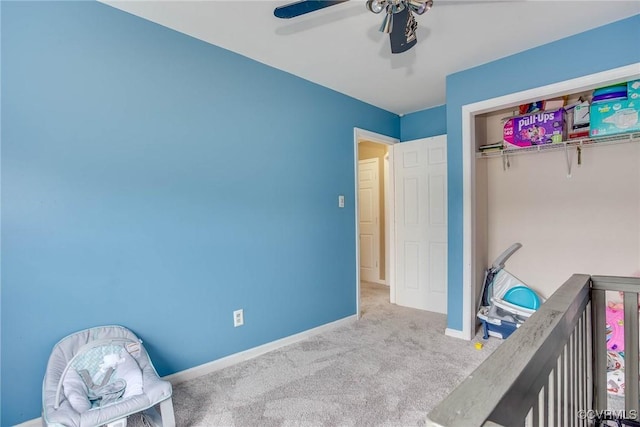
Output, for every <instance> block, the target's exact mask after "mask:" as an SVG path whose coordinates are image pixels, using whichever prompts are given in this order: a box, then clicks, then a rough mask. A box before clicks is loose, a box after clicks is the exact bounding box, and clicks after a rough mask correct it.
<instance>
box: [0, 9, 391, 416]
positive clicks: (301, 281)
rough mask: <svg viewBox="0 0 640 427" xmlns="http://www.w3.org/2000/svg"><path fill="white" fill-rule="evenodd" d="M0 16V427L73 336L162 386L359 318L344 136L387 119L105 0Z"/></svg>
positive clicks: (385, 129)
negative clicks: (103, 333) (140, 347)
mask: <svg viewBox="0 0 640 427" xmlns="http://www.w3.org/2000/svg"><path fill="white" fill-rule="evenodd" d="M1 7H2V80H1V83H2V105H1V107H2V117H1V118H2V124H3V126H2V133H1V136H2V147H1V155H2V162H1V167H2V169H1V173H2V175H1V178H2V184H1V185H2V188H1V190H2V200H1V201H2V212H1V213H2V236H1V238H2V240H1V243H2V259H1V261H2V272H1V274H2V276H1V279H2V298H1V310H2V312H1V321H2V326H1V328H2V329H1V334H2V353H1V357H2V371H1V372H2V377H1V381H2V418H1V424H2V425H3V426H4V425H10V424H14V423H18V422H22V421H25V420H28V419H32V418H35V417H38V416H39V415H40V410H41V401H40V399H41V397H40V396H41V382H42V378H43V375H44V371H45V367H46V363H47V358H48V356H49V353H50V351H51V349H52V347H53V345H54V344H55V343H56V342H57V341H58V340H59V339H60V338H62V337H64V336H65V335H67V334H69V333H71V332H73V331H76V330H80V329H84V328H87V327H91V326H95V325H100V324H114V323H115V324H123V325H126V326H128V327H130V328H131V329H132V330H133V331H134V332H136V333H137V334H139V335H140V336H141V337H142V338H143V339H144V340H145V343H146V346H147V349H148V350H149V352H150V354H151V357H152V359H153V360H154V363H155V365H156V368H157V369H158V371H159V373H160V374H161V375H167V374H170V373H173V372H177V371H181V370H184V369H187V368H190V367H194V366H197V365H200V364H202V363H206V362H209V361H212V360H215V359H218V358H220V357H223V356H226V355H229V354H232V353H236V352H239V351H242V350H245V349H248V348H252V347H255V346H258V345H261V344H263V343H267V342H270V341H273V340H276V339H279V338H282V337H285V336H289V335H291V334H295V333H297V332H300V331H304V330H307V329H310V328H313V327H316V326H319V325H322V324H326V323H328V322H331V321H334V320H337V319H341V318H344V317H346V316H350V315H353V314H355V313H356V291H355V239H354V235H355V226H354V217H355V215H354V204H353V200H354V197H355V194H354V173H353V169H354V159H353V128H354V126H355V127H360V128H363V129H368V130H371V131H374V132H379V133H382V134H386V135H390V136H394V137H399V136H400V119H399V117H398V116H396V115H395V114H391V113H389V112H386V111H383V110H381V109H378V108H375V107H372V106H370V105H368V104H364V103H362V102H360V101H357V100H354V99H352V98H349V97H346V96H344V95H341V94H338V93H337V92H334V91H331V90H329V89H326V88H323V87H321V86H318V85H315V84H312V83H310V82H308V81H305V80H303V79H299V78H297V77H294V76H292V75H290V74H287V73H284V72H281V71H278V70H275V69H272V68H269V67H267V66H264V65H262V64H259V63H257V62H254V61H252V60H249V59H247V58H244V57H242V56H239V55H236V54H233V53H231V52H228V51H226V50H223V49H220V48H217V47H215V46H211V45H208V44H206V43H203V42H200V41H198V40H195V39H192V38H190V37H188V36H185V35H182V34H180V33H177V32H174V31H171V30H168V29H166V28H164V27H161V26H159V25H155V24H152V23H149V22H147V21H144V20H142V19H139V18H136V17H134V16H132V15H129V14H126V13H123V12H121V11H118V10H116V9H113V8H110V7H108V6H105V5H103V4H99V3H94V2H38V3H35V2H6V1H3V2H2V3H1ZM339 194H344V195H346V200H347V207H346V208H345V209H339V208H338V207H337V198H338V195H339ZM238 308H243V309H244V312H245V326H243V327H241V328H233V324H232V311H233V310H235V309H238Z"/></svg>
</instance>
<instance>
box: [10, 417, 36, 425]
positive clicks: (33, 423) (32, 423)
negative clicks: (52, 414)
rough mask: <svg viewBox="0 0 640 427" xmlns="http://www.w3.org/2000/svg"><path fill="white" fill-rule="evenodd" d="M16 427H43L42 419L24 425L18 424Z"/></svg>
mask: <svg viewBox="0 0 640 427" xmlns="http://www.w3.org/2000/svg"><path fill="white" fill-rule="evenodd" d="M15 427H42V417H39V418H34V419H32V420H29V421H25V422H23V423H22V424H16V425H15Z"/></svg>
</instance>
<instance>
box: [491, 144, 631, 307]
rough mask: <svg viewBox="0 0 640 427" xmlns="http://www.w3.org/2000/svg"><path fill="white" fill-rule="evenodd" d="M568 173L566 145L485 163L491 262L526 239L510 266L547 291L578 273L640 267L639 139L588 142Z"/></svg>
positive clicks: (546, 293) (626, 272) (624, 271)
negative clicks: (603, 143)
mask: <svg viewBox="0 0 640 427" xmlns="http://www.w3.org/2000/svg"><path fill="white" fill-rule="evenodd" d="M570 155H571V156H572V160H573V168H572V177H571V178H567V164H566V157H565V152H564V151H563V150H560V151H554V152H543V153H535V154H526V155H518V156H513V157H511V158H510V164H511V167H510V168H509V169H508V170H506V171H504V170H503V163H502V159H501V158H500V157H497V158H491V159H483V160H479V161H483V162H486V165H487V166H486V167H487V186H488V194H487V224H488V228H487V236H488V237H487V249H488V258H489V260H490V261H492V260H493V259H495V257H496V256H497V255H498V254H500V253H501V252H502V251H503V250H504V249H506V248H507V247H508V246H509V245H511V244H512V243H514V242H521V243H522V244H523V247H522V249H520V250H519V251H518V252H516V254H515V255H514V256H513V257H512V258H511V259H510V260H509V261H508V263H507V267H506V269H507V270H508V271H509V272H511V273H513V274H514V275H515V276H517V277H518V278H520V279H521V280H522V281H523V282H524V283H526V284H527V285H529V286H531V287H533V288H534V289H536V290H537V291H539V292H541V293H542V294H543V295H544V296H546V297H548V296H549V295H550V294H551V293H553V291H554V290H555V289H557V287H558V286H559V285H561V284H562V283H564V281H565V280H566V279H567V278H568V277H569V276H570V275H571V274H573V273H589V274H606V275H626V276H628V275H632V274H634V273H636V272H637V271H638V270H640V143H637V142H635V143H626V144H619V145H610V146H599V147H592V148H585V149H583V151H582V160H583V162H582V163H583V164H582V166H577V165H576V160H577V156H576V150H575V148H574V149H572V150H570Z"/></svg>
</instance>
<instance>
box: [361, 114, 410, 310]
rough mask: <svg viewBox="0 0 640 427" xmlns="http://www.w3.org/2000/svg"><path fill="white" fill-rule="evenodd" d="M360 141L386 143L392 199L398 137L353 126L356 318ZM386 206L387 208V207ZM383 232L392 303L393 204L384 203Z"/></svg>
mask: <svg viewBox="0 0 640 427" xmlns="http://www.w3.org/2000/svg"><path fill="white" fill-rule="evenodd" d="M360 141H371V142H375V143H378V144H385V145H388V146H389V147H388V151H387V152H388V153H389V180H390V181H391V182H390V183H389V187H390V188H389V190H390V191H389V193H388V194H385V200H387V199H389V200H394V198H395V196H394V192H393V177H394V175H393V145H394V144H397V143H399V142H400V140H399V139H398V138H393V137H390V136H387V135H383V134H380V133H376V132H371V131H368V130H365V129H360V128H357V127H354V128H353V155H354V156H353V173H354V181H353V185H354V188H355V193H354V194H355V195H356V196H355V197H354V198H355V201H354V213H353V221H354V223H355V229H356V233H355V236H354V238H355V242H356V260H355V261H356V262H355V265H356V313H357V316H358V319H359V318H360V224H359V222H360V221H359V218H358V209H359V206H358V143H359V142H360ZM387 208H388V209H387ZM384 218H385V219H384V221H385V227H384V228H385V234H386V233H387V232H388V233H389V234H388V235H385V239H384V242H385V256H386V257H387V258H386V259H387V260H389V262H388V264H386V265H385V271H384V275H385V280H386V282H387V285H388V286H389V300H390V302H391V303H392V304H395V302H396V294H395V269H394V263H395V247H394V243H393V241H394V240H395V238H391V237H390V236H395V227H394V224H395V214H394V209H393V204H388V205H386V204H385V215H384ZM387 254H388V255H387Z"/></svg>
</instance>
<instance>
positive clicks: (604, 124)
mask: <svg viewBox="0 0 640 427" xmlns="http://www.w3.org/2000/svg"><path fill="white" fill-rule="evenodd" d="M589 115H590V119H591V124H590V127H591V136H608V135H616V134H620V133H624V132H637V131H640V99H638V100H633V99H625V100H618V101H611V102H598V103H593V104H591V111H590V114H589Z"/></svg>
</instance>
